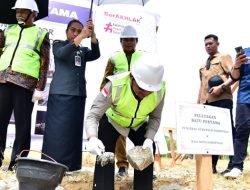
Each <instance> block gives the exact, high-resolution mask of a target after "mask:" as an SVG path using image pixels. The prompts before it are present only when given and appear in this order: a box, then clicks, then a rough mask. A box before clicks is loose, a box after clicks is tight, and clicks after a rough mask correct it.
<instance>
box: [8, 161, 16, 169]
mask: <svg viewBox="0 0 250 190" xmlns="http://www.w3.org/2000/svg"><path fill="white" fill-rule="evenodd" d="M8 170H9V171H14V170H16V161H10V165H9V167H8Z"/></svg>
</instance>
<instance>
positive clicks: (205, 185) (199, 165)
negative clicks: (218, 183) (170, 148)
mask: <svg viewBox="0 0 250 190" xmlns="http://www.w3.org/2000/svg"><path fill="white" fill-rule="evenodd" d="M195 158H196V180H197V182H196V187H197V190H212V189H213V180H212V156H211V155H196V156H195Z"/></svg>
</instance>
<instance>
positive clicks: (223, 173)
mask: <svg viewBox="0 0 250 190" xmlns="http://www.w3.org/2000/svg"><path fill="white" fill-rule="evenodd" d="M231 170H232V168H227V169H225V170H224V171H223V172H221V173H220V174H221V175H222V176H224V175H225V174H226V173H228V172H231Z"/></svg>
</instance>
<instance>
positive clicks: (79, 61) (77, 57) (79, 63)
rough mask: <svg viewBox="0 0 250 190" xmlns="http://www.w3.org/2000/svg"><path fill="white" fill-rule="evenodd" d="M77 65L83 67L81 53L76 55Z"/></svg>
mask: <svg viewBox="0 0 250 190" xmlns="http://www.w3.org/2000/svg"><path fill="white" fill-rule="evenodd" d="M75 66H77V67H81V57H80V56H79V55H76V56H75Z"/></svg>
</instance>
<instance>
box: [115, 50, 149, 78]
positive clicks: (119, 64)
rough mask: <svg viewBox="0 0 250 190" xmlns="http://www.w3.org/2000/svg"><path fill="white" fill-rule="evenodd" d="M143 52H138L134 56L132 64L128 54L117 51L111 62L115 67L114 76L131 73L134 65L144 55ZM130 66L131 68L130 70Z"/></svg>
mask: <svg viewBox="0 0 250 190" xmlns="http://www.w3.org/2000/svg"><path fill="white" fill-rule="evenodd" d="M143 53H144V52H143V51H140V50H137V51H135V52H134V53H133V54H132V57H131V61H130V64H129V63H128V60H127V57H126V54H125V53H124V52H123V51H117V52H115V53H114V54H113V55H112V56H111V58H110V59H111V62H112V64H113V65H114V74H115V73H119V72H122V71H131V68H132V65H133V64H134V63H135V61H136V60H137V59H138V58H139V57H140V56H141V55H142V54H143ZM129 66H130V68H128V67H129Z"/></svg>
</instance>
